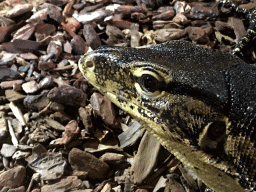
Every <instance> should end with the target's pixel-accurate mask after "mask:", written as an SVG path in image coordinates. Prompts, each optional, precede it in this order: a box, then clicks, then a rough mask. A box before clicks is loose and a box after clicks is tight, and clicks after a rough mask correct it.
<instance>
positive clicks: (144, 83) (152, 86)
mask: <svg viewBox="0 0 256 192" xmlns="http://www.w3.org/2000/svg"><path fill="white" fill-rule="evenodd" d="M158 85H159V82H158V80H157V79H156V78H155V77H153V76H152V75H146V74H145V75H142V77H141V87H142V89H144V90H145V91H148V92H151V93H153V92H155V91H156V90H157V89H158Z"/></svg>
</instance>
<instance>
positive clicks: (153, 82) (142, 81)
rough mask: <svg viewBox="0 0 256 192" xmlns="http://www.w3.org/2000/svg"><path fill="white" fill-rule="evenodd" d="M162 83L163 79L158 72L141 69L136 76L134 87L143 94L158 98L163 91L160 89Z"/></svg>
mask: <svg viewBox="0 0 256 192" xmlns="http://www.w3.org/2000/svg"><path fill="white" fill-rule="evenodd" d="M163 84H164V80H163V78H162V77H161V76H160V75H159V74H157V73H155V72H153V71H149V70H143V71H142V72H141V73H139V74H138V75H137V77H136V83H135V88H136V89H137V91H138V93H139V94H141V95H143V96H146V97H149V98H158V97H161V96H162V95H163V94H164V93H163V92H164V91H161V88H162V87H163V86H164V85H163Z"/></svg>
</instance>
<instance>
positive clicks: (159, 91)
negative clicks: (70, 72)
mask: <svg viewBox="0 0 256 192" xmlns="http://www.w3.org/2000/svg"><path fill="white" fill-rule="evenodd" d="M79 68H80V70H81V72H82V73H83V75H84V77H85V78H86V79H87V80H88V81H89V82H90V83H91V84H92V85H94V86H95V87H96V88H98V89H99V90H100V91H101V92H102V93H103V94H104V95H106V96H107V97H108V98H109V99H110V100H111V101H112V102H113V103H115V104H116V105H117V106H119V107H120V108H122V109H123V110H124V111H126V112H128V113H130V114H131V115H132V116H133V117H134V118H135V119H137V120H138V121H139V122H140V123H141V124H142V125H143V126H144V127H145V128H147V130H148V131H149V132H151V133H152V134H153V135H154V136H155V137H156V138H157V139H158V140H159V142H160V143H161V144H162V145H163V146H164V147H165V148H166V149H168V150H169V151H170V152H171V153H173V154H174V155H175V156H176V157H177V158H178V159H179V160H180V161H181V162H183V163H184V164H185V165H186V166H188V167H189V168H190V169H191V170H192V171H194V172H195V173H196V174H197V175H198V177H199V178H200V179H201V180H202V181H203V182H204V183H205V184H206V185H207V186H209V187H210V188H212V189H213V190H215V191H217V192H218V191H220V192H221V191H223V192H229V191H246V190H248V191H256V185H255V182H256V178H255V175H256V174H255V170H256V169H255V168H256V167H255V163H256V156H255V154H254V151H255V150H256V148H255V147H256V142H255V130H254V126H255V122H256V121H255V120H254V118H255V114H256V109H255V101H256V92H255V88H256V87H255V86H256V79H255V75H256V71H255V70H256V69H255V67H254V66H251V65H248V64H246V63H245V62H244V61H242V60H241V59H240V58H238V57H236V56H233V55H230V54H227V53H223V52H221V51H218V50H211V49H205V48H202V47H199V46H194V45H192V44H191V43H188V42H182V41H172V42H167V43H163V44H160V45H156V46H151V47H148V48H140V49H136V48H120V47H101V48H99V49H97V50H95V51H94V52H91V53H88V54H86V55H84V56H82V57H81V59H80V61H79Z"/></svg>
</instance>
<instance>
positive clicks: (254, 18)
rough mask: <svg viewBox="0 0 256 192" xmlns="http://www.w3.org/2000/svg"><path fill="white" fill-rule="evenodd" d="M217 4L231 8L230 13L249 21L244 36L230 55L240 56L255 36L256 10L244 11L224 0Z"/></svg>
mask: <svg viewBox="0 0 256 192" xmlns="http://www.w3.org/2000/svg"><path fill="white" fill-rule="evenodd" d="M219 4H221V5H223V6H224V7H225V8H231V11H232V12H235V13H237V14H239V15H241V16H243V17H244V18H246V19H247V20H248V21H249V27H248V29H247V31H246V33H245V35H244V36H243V37H242V38H241V39H240V40H239V41H238V43H237V44H236V46H235V48H234V50H233V52H232V54H234V55H238V56H239V55H241V54H242V53H241V51H242V50H243V49H244V47H245V46H246V45H247V44H248V43H249V42H251V41H252V40H253V39H254V37H255V35H256V25H255V23H256V8H253V9H244V8H240V7H237V6H236V5H235V4H234V3H232V2H231V1H226V0H220V1H219Z"/></svg>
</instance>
